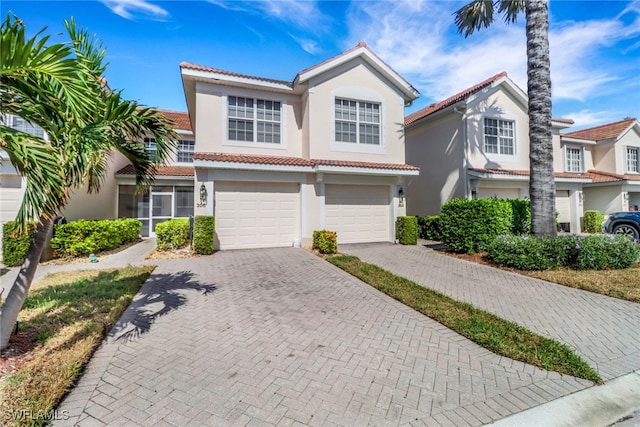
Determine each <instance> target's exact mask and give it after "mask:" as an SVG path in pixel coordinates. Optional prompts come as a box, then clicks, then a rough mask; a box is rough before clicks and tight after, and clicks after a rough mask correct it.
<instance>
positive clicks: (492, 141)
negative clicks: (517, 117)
mask: <svg viewBox="0 0 640 427" xmlns="http://www.w3.org/2000/svg"><path fill="white" fill-rule="evenodd" d="M484 152H485V153H491V154H501V155H506V156H513V155H514V154H515V143H514V133H513V122H512V121H510V120H498V119H488V118H485V119H484Z"/></svg>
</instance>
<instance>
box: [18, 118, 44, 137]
mask: <svg viewBox="0 0 640 427" xmlns="http://www.w3.org/2000/svg"><path fill="white" fill-rule="evenodd" d="M11 127H12V128H13V129H16V130H19V131H21V132H24V133H28V134H30V135H34V136H37V137H39V138H44V130H42V128H41V127H40V126H37V125H32V124H31V123H29V122H28V121H26V120H24V119H23V118H22V117H18V116H12V117H11Z"/></svg>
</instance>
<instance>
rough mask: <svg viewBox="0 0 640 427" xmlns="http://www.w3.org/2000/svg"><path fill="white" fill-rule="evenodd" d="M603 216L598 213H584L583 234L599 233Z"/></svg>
mask: <svg viewBox="0 0 640 427" xmlns="http://www.w3.org/2000/svg"><path fill="white" fill-rule="evenodd" d="M603 222H604V215H603V214H601V213H600V212H598V211H584V231H585V233H600V232H601V231H602V223H603Z"/></svg>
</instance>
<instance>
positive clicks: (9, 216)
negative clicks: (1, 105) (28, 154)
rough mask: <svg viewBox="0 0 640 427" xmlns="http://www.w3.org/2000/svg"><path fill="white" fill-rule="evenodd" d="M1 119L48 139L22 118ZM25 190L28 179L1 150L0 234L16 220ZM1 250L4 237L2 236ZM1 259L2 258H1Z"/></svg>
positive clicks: (14, 127)
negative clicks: (8, 224)
mask: <svg viewBox="0 0 640 427" xmlns="http://www.w3.org/2000/svg"><path fill="white" fill-rule="evenodd" d="M0 119H1V120H0V122H2V124H4V125H5V126H8V127H10V128H13V129H17V130H20V131H22V132H26V133H29V134H32V135H35V136H38V137H40V138H45V139H46V135H45V134H44V131H43V130H42V128H40V127H38V126H35V125H32V124H30V123H29V122H26V121H25V120H23V119H22V118H20V117H17V116H12V115H9V114H7V115H5V116H0ZM25 190H26V179H25V178H23V177H22V175H20V174H19V173H18V171H17V170H16V169H15V168H14V167H13V165H12V164H11V160H10V159H9V155H8V154H7V152H6V151H4V150H0V233H1V231H2V226H4V224H6V223H7V222H9V221H14V220H15V219H16V215H17V214H18V210H19V209H20V204H21V203H22V197H23V195H24V192H25ZM1 250H2V237H1V236H0V251H1ZM1 259H2V257H0V260H1Z"/></svg>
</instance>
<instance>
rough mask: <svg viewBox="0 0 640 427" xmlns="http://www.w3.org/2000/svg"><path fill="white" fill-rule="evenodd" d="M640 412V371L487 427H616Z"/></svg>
mask: <svg viewBox="0 0 640 427" xmlns="http://www.w3.org/2000/svg"><path fill="white" fill-rule="evenodd" d="M639 409H640V370H638V371H635V372H632V373H630V374H627V375H623V376H621V377H618V378H616V379H614V380H611V381H609V382H607V383H605V384H604V385H601V386H594V387H590V388H588V389H586V390H582V391H579V392H576V393H573V394H570V395H568V396H565V397H562V398H560V399H556V400H553V401H551V402H548V403H544V404H542V405H539V406H536V407H534V408H531V409H528V410H526V411H523V412H519V413H517V414H514V415H511V416H508V417H506V418H503V419H501V420H499V421H496V422H495V423H491V424H487V425H488V426H495V427H507V426H518V427H529V426H531V427H537V426H546V427H560V426H563V427H572V426H576V427H578V426H580V427H603V426H608V425H611V424H614V423H615V422H616V421H618V420H620V419H621V418H623V417H626V416H628V415H630V414H632V413H634V412H635V411H637V410H639ZM629 425H635V424H629Z"/></svg>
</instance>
